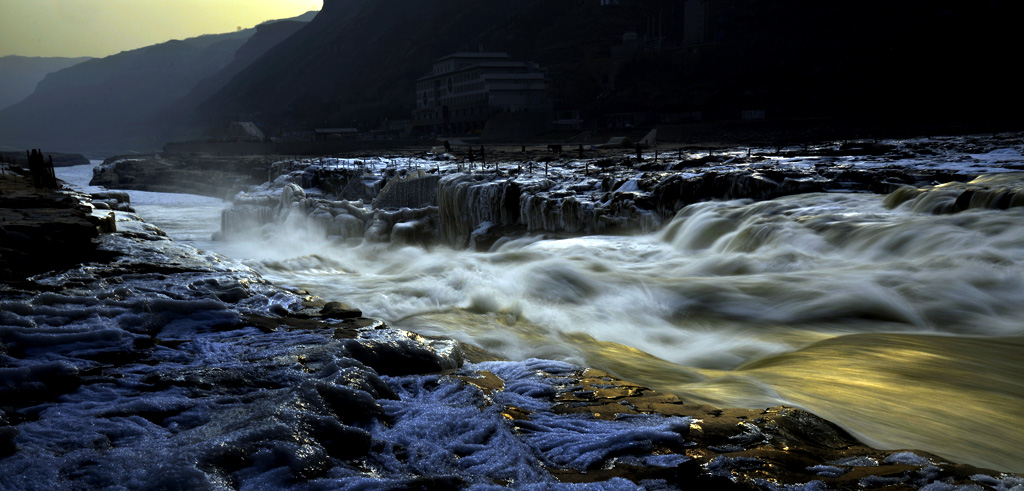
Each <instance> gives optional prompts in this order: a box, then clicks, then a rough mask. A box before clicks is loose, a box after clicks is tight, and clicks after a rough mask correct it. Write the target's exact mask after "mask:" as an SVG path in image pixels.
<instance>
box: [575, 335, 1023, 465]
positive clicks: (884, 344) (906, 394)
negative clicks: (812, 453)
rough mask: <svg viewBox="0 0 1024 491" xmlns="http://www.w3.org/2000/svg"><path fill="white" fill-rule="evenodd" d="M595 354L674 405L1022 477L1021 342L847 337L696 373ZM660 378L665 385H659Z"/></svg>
mask: <svg viewBox="0 0 1024 491" xmlns="http://www.w3.org/2000/svg"><path fill="white" fill-rule="evenodd" d="M614 351H615V350H612V349H609V348H608V347H602V348H601V349H599V350H595V351H594V354H595V356H594V358H593V359H592V360H590V361H591V363H593V364H595V365H597V366H602V365H604V366H606V367H608V368H609V369H611V371H613V372H614V373H616V374H617V375H619V376H622V377H624V378H629V379H632V380H634V381H637V382H639V383H643V384H645V385H651V386H654V387H656V388H660V389H663V390H669V391H672V392H675V393H676V394H678V395H679V396H681V397H682V398H684V399H688V400H691V401H695V402H707V403H713V404H716V405H719V406H728V407H759V406H769V405H773V404H778V403H784V404H788V405H793V406H797V407H802V408H804V409H807V410H809V411H811V412H813V413H815V414H817V415H818V416H821V417H823V418H825V419H827V420H829V421H832V422H834V423H836V424H839V425H840V426H842V427H844V428H845V429H847V430H848V431H850V432H851V433H852V434H854V435H855V436H857V437H858V438H860V439H861V440H862V441H864V442H865V443H867V444H869V445H872V446H875V447H879V448H890V449H897V448H909V449H920V450H926V451H929V452H932V453H935V454H938V455H941V456H943V457H946V458H949V459H951V460H953V461H955V462H961V463H967V464H972V465H976V466H980V467H986V468H995V469H998V470H1003V471H1012V472H1024V357H1022V356H1021V354H1022V353H1024V337H1020V336H1016V337H1004V338H967V337H952V336H935V335H915V334H854V335H846V336H840V337H835V338H831V339H828V340H825V341H821V342H818V343H815V344H812V345H810V346H807V347H805V348H802V349H799V350H797V351H794V352H791V353H787V354H782V355H776V356H772V357H768V358H765V359H761V360H757V361H754V362H751V363H748V364H746V365H744V366H742V367H739V368H737V369H735V370H728V371H714V370H698V371H696V372H697V373H698V374H699V375H700V376H699V377H694V381H692V382H687V381H685V377H684V378H683V379H682V380H681V379H680V378H679V377H667V376H666V374H667V373H668V372H670V371H679V372H681V373H686V374H688V375H687V377H691V376H692V375H690V374H692V373H693V372H694V371H695V370H694V369H692V368H686V367H678V366H673V365H672V364H671V363H667V362H664V361H662V360H657V359H649V360H647V361H646V362H643V361H642V360H640V359H638V357H635V356H633V357H632V360H630V361H629V362H628V363H625V362H623V361H622V360H621V358H620V357H621V356H622V354H623V353H632V352H633V351H634V350H633V349H632V348H625V349H623V350H621V352H620V353H618V354H616V353H615V352H614ZM667 380H674V382H672V383H666V381H667Z"/></svg>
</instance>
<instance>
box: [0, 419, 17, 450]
mask: <svg viewBox="0 0 1024 491" xmlns="http://www.w3.org/2000/svg"><path fill="white" fill-rule="evenodd" d="M17 437H18V429H17V428H15V427H13V426H0V458H3V457H6V456H8V455H13V454H14V452H16V451H17V450H18V446H17V445H16V444H15V443H14V439H15V438H17Z"/></svg>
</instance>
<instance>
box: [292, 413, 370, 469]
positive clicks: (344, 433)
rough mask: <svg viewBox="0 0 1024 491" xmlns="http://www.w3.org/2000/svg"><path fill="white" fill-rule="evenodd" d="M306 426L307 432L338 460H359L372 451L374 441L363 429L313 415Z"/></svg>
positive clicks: (305, 420) (306, 420) (308, 418)
mask: <svg viewBox="0 0 1024 491" xmlns="http://www.w3.org/2000/svg"><path fill="white" fill-rule="evenodd" d="M304 426H305V429H306V432H307V433H308V434H309V435H310V436H311V437H312V438H315V439H316V441H318V442H319V443H320V445H322V446H323V448H324V449H325V450H326V451H327V453H329V454H330V455H331V457H334V458H336V459H341V460H350V459H357V458H360V457H363V456H365V455H366V454H367V452H369V451H370V444H371V443H372V440H373V439H372V438H371V437H370V433H369V432H367V431H366V430H363V429H361V428H355V427H352V426H346V425H343V424H341V423H340V422H338V420H336V419H334V418H331V417H326V416H313V415H307V417H306V418H305V419H304Z"/></svg>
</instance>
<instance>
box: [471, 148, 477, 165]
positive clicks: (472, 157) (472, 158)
mask: <svg viewBox="0 0 1024 491" xmlns="http://www.w3.org/2000/svg"><path fill="white" fill-rule="evenodd" d="M474 160H476V156H474V155H473V147H469V161H470V162H472V161H474Z"/></svg>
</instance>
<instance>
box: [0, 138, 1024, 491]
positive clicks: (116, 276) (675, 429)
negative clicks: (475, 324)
mask: <svg viewBox="0 0 1024 491" xmlns="http://www.w3.org/2000/svg"><path fill="white" fill-rule="evenodd" d="M729 158H731V157H729ZM339 167H341V168H343V166H339ZM812 167H813V166H812ZM506 171H507V169H506ZM760 174H761V175H762V176H763V175H764V173H760ZM282 175H292V179H295V178H301V176H310V177H311V178H316V179H324V175H323V174H319V175H318V174H316V169H315V168H313V169H312V170H305V169H304V170H302V171H300V172H299V173H298V174H294V175H293V173H282ZM936 175H937V174H936ZM421 177H422V176H421ZM753 178H754V179H759V180H763V179H765V178H764V177H753ZM595 179H596V178H595ZM602 179H604V178H602ZM788 180H789V181H793V184H791V185H792V186H797V187H801V188H804V187H806V186H808V185H813V186H820V185H823V184H821V183H814V182H811V184H806V181H800V180H794V179H788ZM952 180H955V179H951V181H952ZM321 182H322V181H321ZM361 182H362V183H364V184H365V185H364V184H361V186H363V189H364V190H365V189H366V188H367V186H368V187H370V188H372V187H373V186H375V185H380V183H379V182H375V181H373V180H363V181H361ZM395 182H398V181H395ZM659 182H663V181H659ZM757 182H767V181H757ZM771 182H773V183H776V184H778V183H784V182H787V178H786V177H779V178H777V179H772V180H771ZM292 184H294V183H292ZM780 185H781V184H780ZM2 186H3V187H2V191H3V194H2V200H0V204H2V207H0V216H2V218H3V227H4V229H3V234H2V235H0V239H2V241H0V254H2V260H3V261H4V262H5V264H6V266H5V269H4V272H3V274H4V277H3V284H2V285H0V307H2V308H0V401H2V402H0V487H2V488H4V489H43V488H53V487H60V488H82V487H108V486H123V487H127V488H141V489H152V488H189V489H235V488H243V487H244V488H251V487H273V488H293V489H327V488H330V489H339V488H340V489H349V488H353V489H467V488H468V489H504V488H515V489H694V488H696V489H773V490H774V489H808V490H811V489H814V490H820V489H932V490H946V489H965V490H966V489H1007V490H1009V489H1018V488H1020V487H1024V477H1022V476H1014V475H1008V474H1002V473H998V472H994V471H989V470H984V469H978V468H974V467H971V466H966V465H958V464H956V463H951V462H947V461H944V459H942V458H939V457H937V456H934V455H930V454H927V453H924V452H919V451H909V450H901V451H894V450H877V449H871V448H868V447H866V446H864V445H861V444H860V443H858V442H857V441H856V440H855V439H854V438H853V437H851V436H850V435H848V434H847V433H845V432H844V431H842V430H841V429H839V428H838V427H836V426H834V425H832V424H830V423H828V422H826V421H823V420H821V419H820V418H817V417H815V416H813V415H811V414H809V413H807V412H804V411H801V410H797V409H793V408H785V407H774V408H766V409H753V410H751V409H717V408H712V407H707V406H703V405H696V404H687V403H686V402H685V401H681V400H679V398H677V397H676V396H673V395H670V394H665V393H659V392H657V391H654V390H651V389H647V388H644V387H641V386H639V385H637V384H633V383H630V382H628V381H623V380H619V379H617V378H615V377H612V376H610V375H608V374H606V373H603V372H600V371H597V370H593V369H586V368H583V367H578V366H573V365H569V364H566V363H561V362H554V361H547V360H537V359H531V360H526V361H520V362H511V361H501V360H495V359H494V358H493V357H491V356H489V355H488V354H486V353H484V352H482V351H480V350H478V349H475V348H472V347H469V346H465V345H461V344H459V343H457V342H454V341H451V340H444V339H430V338H425V337H423V336H419V335H417V334H415V333H411V332H406V331H401V330H397V329H392V328H390V327H388V326H387V325H385V324H384V323H382V322H380V321H377V320H374V319H367V318H364V317H362V314H361V312H359V311H358V309H355V308H352V307H349V306H345V305H343V304H339V303H336V302H325V301H324V300H322V299H320V298H317V297H314V296H312V295H309V294H308V293H306V292H304V291H297V290H287V289H283V288H280V287H277V286H274V285H272V284H269V283H268V282H266V281H264V280H263V279H262V278H261V277H260V275H259V274H257V273H256V272H254V271H252V270H251V269H249V268H247V267H245V266H242V265H240V264H237V263H234V262H232V261H230V260H228V259H226V258H224V257H221V256H218V255H215V254H211V253H207V252H203V251H198V250H195V249H193V248H191V247H188V246H184V245H181V244H177V243H175V242H173V241H171V240H169V239H168V238H167V237H166V236H164V234H162V232H161V231H160V230H159V229H157V228H156V227H153V226H151V225H149V224H147V223H145V222H144V221H143V220H142V219H141V218H139V217H138V216H135V215H133V214H131V213H129V212H124V211H106V210H105V211H101V212H98V213H97V212H95V211H93V210H92V209H91V208H92V207H91V206H90V205H89V197H88V196H83V195H79V194H76V193H73V192H68V191H67V190H64V191H52V192H40V191H37V190H35V189H34V188H31V185H30V183H29V182H28V181H25V180H24V179H23V178H18V177H16V176H4V177H3V181H2ZM283 186H284V189H285V190H286V191H287V190H289V189H290V190H291V191H292V195H293V198H295V199H289V200H286V201H287V203H286V204H285V205H281V204H280V203H282V201H281V200H282V199H283V198H281V199H279V200H276V202H275V203H273V205H274V206H286V207H298V206H303V205H302V203H304V202H303V201H302V200H306V199H310V198H306V197H305V196H298V193H297V192H296V190H295V187H298V186H297V185H296V186H295V187H288V186H287V185H284V184H283ZM391 186H392V187H394V186H395V184H394V183H392V184H391ZM623 186H626V183H625V182H623V183H616V184H615V187H616V188H617V189H619V191H618V192H623V193H624V192H626V191H623V190H622V189H623ZM350 187H351V186H349V185H348V184H346V186H345V188H350ZM381 187H382V188H383V187H386V185H382V186H381ZM608 187H611V185H609V186H608ZM638 187H639V188H640V189H643V186H640V185H639V184H638ZM630 189H631V188H630ZM774 189H778V188H777V187H776V188H774ZM352 190H353V192H356V191H358V189H356V188H352ZM299 191H301V188H299ZM769 194H770V193H769ZM416 195H417V193H416V192H409V193H404V194H403V196H404V198H403V199H409V197H412V196H416ZM960 195H961V194H958V195H957V196H960ZM660 196H662V197H664V196H673V195H672V194H662V195H660ZM674 196H677V198H676V199H677V200H683V201H685V199H689V198H684V197H678V196H683V195H674ZM639 198H642V194H636V193H634V196H631V199H632V200H633V201H634V203H636V202H639V201H641V200H640V199H639ZM247 199H253V198H247ZM667 199H668V198H664V199H662V201H661V202H663V203H664V202H666V201H665V200H667ZM908 199H914V197H910V198H908ZM956 199H957V198H956V197H954V198H953V200H954V201H955V200H956ZM1012 201H1013V200H1012V199H1011V200H1010V202H1012ZM318 202H319V201H315V202H314V201H309V202H308V203H307V204H313V206H307V207H306V208H308V210H305V211H310V210H315V209H316V203H318ZM325 202H329V200H328V201H325ZM292 203H298V204H294V205H293V204H292ZM338 206H339V207H341V208H344V209H346V210H355V211H356V212H355V213H353V212H352V211H349V212H347V213H348V214H349V216H357V213H358V210H359V208H360V207H359V205H357V204H355V203H353V202H347V203H345V204H340V205H338ZM672 206H673V207H674V206H675V205H672ZM438 208H440V207H437V208H434V210H437V209H438ZM425 209H428V210H430V209H431V205H430V204H427V205H426V206H425ZM389 213H392V214H395V213H397V214H399V215H401V213H409V212H401V211H397V212H389ZM314 216H315V215H314ZM328 216H330V218H331V220H336V219H337V216H339V215H330V214H329V215H328ZM370 216H371V217H372V216H373V214H372V213H371V214H370ZM94 217H95V218H94ZM325 219H326V217H325ZM421 219H422V217H411V218H410V217H407V220H406V222H402V221H401V220H396V221H395V222H394V223H393V224H392V225H391V228H390V229H389V230H388V234H387V237H389V240H391V238H393V237H395V235H396V233H399V234H400V233H401V232H396V230H402V229H403V227H398V228H397V229H396V228H395V224H400V223H408V222H410V221H416V220H421ZM344 220H347V219H344ZM378 220H379V219H378ZM428 223H429V221H428ZM560 223H562V224H564V223H566V222H565V221H562V222H560ZM404 228H405V229H408V228H409V227H408V226H406V227H404ZM479 228H480V227H479V226H478V227H476V229H479ZM378 230H383V229H382V228H379V229H378ZM470 230H475V229H470ZM361 232H362V230H361ZM563 232H565V230H563ZM380 236H382V237H383V236H384V235H383V234H382V233H381V234H380ZM406 236H407V237H409V236H410V235H406ZM467 240H468V237H467ZM44 244H45V246H43V245H44ZM50 244H52V245H50ZM342 300H343V299H342Z"/></svg>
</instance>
